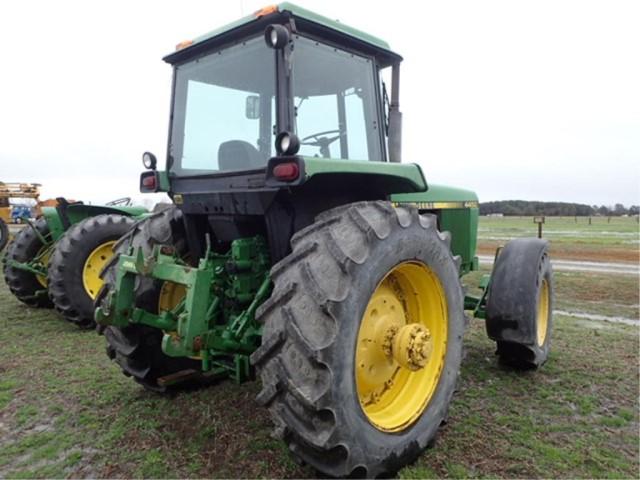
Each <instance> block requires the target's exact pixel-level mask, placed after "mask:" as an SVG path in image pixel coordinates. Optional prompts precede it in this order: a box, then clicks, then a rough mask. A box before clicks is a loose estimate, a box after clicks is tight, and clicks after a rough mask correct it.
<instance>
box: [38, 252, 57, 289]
mask: <svg viewBox="0 0 640 480" xmlns="http://www.w3.org/2000/svg"><path fill="white" fill-rule="evenodd" d="M52 251H53V249H52V248H51V245H47V246H44V247H42V248H41V249H40V251H38V253H37V255H36V258H37V257H40V263H41V264H42V265H44V266H45V267H46V266H47V265H49V258H51V252H52ZM36 280H37V281H38V283H39V284H40V285H42V286H43V288H47V276H46V275H36Z"/></svg>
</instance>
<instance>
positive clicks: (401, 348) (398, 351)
mask: <svg viewBox="0 0 640 480" xmlns="http://www.w3.org/2000/svg"><path fill="white" fill-rule="evenodd" d="M395 332H396V333H395V335H393V336H391V342H390V347H391V348H390V350H391V355H392V356H393V358H394V360H395V361H396V362H398V363H399V364H400V366H402V367H403V368H406V369H408V370H411V371H413V372H415V371H417V370H420V369H421V368H424V367H425V365H426V364H427V362H428V361H429V355H430V354H431V351H432V350H433V343H432V342H431V332H429V329H428V328H427V327H425V326H423V325H420V324H417V323H411V324H409V325H405V326H403V327H402V328H400V329H395ZM385 340H386V339H385Z"/></svg>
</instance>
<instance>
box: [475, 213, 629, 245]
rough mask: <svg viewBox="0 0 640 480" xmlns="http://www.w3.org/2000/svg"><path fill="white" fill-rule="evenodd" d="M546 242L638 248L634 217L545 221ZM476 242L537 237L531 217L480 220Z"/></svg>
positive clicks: (536, 229) (552, 219)
mask: <svg viewBox="0 0 640 480" xmlns="http://www.w3.org/2000/svg"><path fill="white" fill-rule="evenodd" d="M542 228H543V234H544V236H545V237H546V238H549V239H550V240H552V241H554V242H560V243H571V244H575V243H578V244H580V243H591V244H598V245H625V246H627V247H629V246H631V247H632V248H633V247H634V246H635V247H636V248H637V246H638V238H639V233H638V232H639V230H638V229H639V224H638V221H637V219H636V218H634V217H611V218H610V219H609V218H607V217H592V218H591V224H589V218H588V217H546V218H545V223H544V224H543V226H542ZM478 233H479V235H478V236H479V239H480V240H485V239H493V238H498V239H501V240H504V239H508V238H513V237H524V236H536V235H537V234H538V226H537V224H535V223H534V222H533V217H481V219H480V225H479V228H478Z"/></svg>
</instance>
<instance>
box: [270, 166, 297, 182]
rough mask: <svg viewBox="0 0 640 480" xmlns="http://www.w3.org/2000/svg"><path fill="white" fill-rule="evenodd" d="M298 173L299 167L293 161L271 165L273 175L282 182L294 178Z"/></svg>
mask: <svg viewBox="0 0 640 480" xmlns="http://www.w3.org/2000/svg"><path fill="white" fill-rule="evenodd" d="M299 175H300V168H299V167H298V164H297V163H295V162H287V163H280V164H278V165H276V166H275V167H273V176H274V177H276V178H277V179H278V180H282V181H283V182H290V181H291V180H295V179H297V178H298V176H299Z"/></svg>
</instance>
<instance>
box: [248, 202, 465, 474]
mask: <svg viewBox="0 0 640 480" xmlns="http://www.w3.org/2000/svg"><path fill="white" fill-rule="evenodd" d="M449 242H450V236H449V235H448V234H441V233H440V232H438V230H437V229H436V219H435V217H434V216H432V215H419V214H418V212H417V210H415V209H414V208H411V207H405V206H401V207H398V208H393V207H392V206H391V204H389V203H388V202H363V203H355V204H351V205H348V206H346V207H339V208H337V209H334V210H330V211H328V212H326V213H324V214H322V215H320V216H319V217H318V218H317V219H316V222H315V223H314V224H313V225H311V226H310V227H308V228H306V229H304V230H302V231H300V232H299V233H297V234H296V235H294V237H293V238H292V240H291V244H292V249H293V251H292V253H291V254H290V255H289V256H288V257H286V258H285V259H283V260H282V261H281V262H279V263H278V264H276V265H275V266H274V267H273V269H272V272H271V275H272V279H273V282H274V291H273V294H272V297H271V298H270V299H269V300H268V301H266V302H265V303H264V304H263V305H262V306H261V308H260V309H259V311H258V319H259V320H260V321H262V322H264V333H263V342H262V346H261V347H260V348H259V349H258V350H257V351H256V352H255V353H254V354H253V355H252V362H253V363H254V364H256V365H257V367H258V369H259V372H260V376H261V380H262V384H263V390H262V391H261V393H260V394H259V396H258V401H259V402H260V403H262V404H264V405H266V406H268V408H269V410H270V412H271V415H272V417H273V419H274V422H275V424H276V433H277V434H279V435H280V436H281V438H283V439H284V440H285V442H287V443H288V445H289V448H290V449H291V451H292V452H293V453H294V454H295V455H296V456H298V457H299V458H301V459H302V460H304V461H305V462H307V463H308V464H310V465H312V466H313V467H315V468H317V469H318V470H320V471H321V472H323V473H325V474H328V475H332V476H336V477H342V476H347V475H357V476H368V477H375V476H380V475H385V474H392V473H394V472H395V471H397V470H398V469H400V468H401V467H403V466H404V465H406V464H407V463H408V462H410V461H413V460H414V459H415V458H416V457H417V456H418V455H419V454H420V452H421V451H422V450H423V449H424V448H426V447H427V445H428V444H429V443H430V442H432V440H433V439H434V437H435V435H436V432H437V430H438V427H439V426H440V424H441V422H442V421H443V420H444V419H445V418H446V414H447V410H448V406H449V403H450V401H451V397H452V395H453V392H454V389H455V384H456V380H457V377H458V372H459V368H460V361H461V353H462V335H463V331H464V325H465V322H464V311H463V294H462V289H461V286H460V281H459V278H458V272H459V266H458V262H457V259H456V258H454V257H453V256H452V254H451V251H450V248H449Z"/></svg>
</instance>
